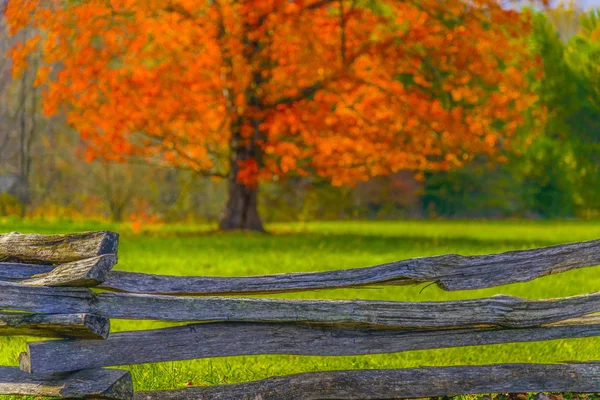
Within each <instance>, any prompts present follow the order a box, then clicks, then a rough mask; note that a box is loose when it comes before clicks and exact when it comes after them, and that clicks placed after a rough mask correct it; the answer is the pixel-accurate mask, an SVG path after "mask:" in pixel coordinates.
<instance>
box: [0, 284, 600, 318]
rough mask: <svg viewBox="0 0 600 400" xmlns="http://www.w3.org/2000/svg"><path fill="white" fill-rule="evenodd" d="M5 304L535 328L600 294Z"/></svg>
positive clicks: (31, 296) (57, 297) (1, 287)
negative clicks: (403, 299) (420, 299)
mask: <svg viewBox="0 0 600 400" xmlns="http://www.w3.org/2000/svg"><path fill="white" fill-rule="evenodd" d="M0 309H6V310H16V311H29V312H40V313H54V314H56V313H60V314H65V313H68V314H70V313H92V314H98V315H102V316H105V317H108V318H120V319H150V320H163V321H245V322H307V323H321V324H360V325H367V326H387V327H394V328H415V329H431V328H460V327H463V328H465V327H480V326H503V327H528V326H535V325H541V324H548V323H552V322H557V321H561V320H566V319H570V318H576V317H580V316H583V315H587V314H592V313H595V312H600V292H596V293H590V294H585V295H580V296H572V297H565V298H558V299H546V300H526V299H522V298H519V297H511V296H493V297H489V298H481V299H471V300H458V301H438V302H393V301H364V300H354V301H349V300H337V301H331V300H301V301H295V300H280V299H254V298H252V299H244V298H240V299H238V298H220V297H201V298H194V297H174V296H159V295H143V294H126V293H99V294H95V293H93V292H92V291H90V290H89V289H85V288H50V287H32V286H24V285H19V284H16V283H9V282H0Z"/></svg>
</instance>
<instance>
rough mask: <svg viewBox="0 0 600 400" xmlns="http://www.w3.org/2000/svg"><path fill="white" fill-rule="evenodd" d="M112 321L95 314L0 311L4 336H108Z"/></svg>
mask: <svg viewBox="0 0 600 400" xmlns="http://www.w3.org/2000/svg"><path fill="white" fill-rule="evenodd" d="M109 331H110V321H109V319H108V318H106V317H101V316H97V315H92V314H22V313H0V336H38V337H44V338H79V339H106V338H107V337H108V333H109Z"/></svg>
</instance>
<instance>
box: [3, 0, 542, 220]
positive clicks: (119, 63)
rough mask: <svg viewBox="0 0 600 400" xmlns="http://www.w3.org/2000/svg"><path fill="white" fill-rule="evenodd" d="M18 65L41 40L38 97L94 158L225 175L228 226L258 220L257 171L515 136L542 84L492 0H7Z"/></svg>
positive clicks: (321, 169)
mask: <svg viewBox="0 0 600 400" xmlns="http://www.w3.org/2000/svg"><path fill="white" fill-rule="evenodd" d="M6 18H7V19H8V21H9V23H10V26H11V32H12V33H13V34H17V33H18V31H19V30H20V29H22V28H24V27H26V26H35V27H36V29H38V30H39V31H40V34H39V35H37V36H35V37H32V38H30V39H29V40H28V41H25V42H21V43H19V45H17V46H15V47H14V48H13V51H12V53H11V56H12V58H13V62H14V65H15V69H14V72H15V74H20V73H23V71H24V70H26V67H27V66H26V58H27V54H29V53H31V52H32V51H40V52H41V53H42V57H43V61H44V64H45V67H43V68H40V69H39V71H38V74H37V82H38V83H39V84H40V85H43V86H44V88H45V104H44V105H45V111H46V113H48V114H54V113H58V112H61V113H64V114H65V115H66V117H67V119H68V122H69V124H70V125H72V126H73V127H74V128H75V129H76V130H77V131H79V132H80V134H81V137H82V138H83V139H84V140H85V142H86V143H87V148H86V157H87V159H88V160H93V159H95V158H104V159H106V160H110V161H126V160H128V159H132V158H138V159H139V158H141V159H145V160H148V161H151V162H154V163H165V164H168V165H171V166H176V167H181V168H190V169H193V170H194V171H196V172H197V173H199V174H203V175H207V176H211V177H217V178H225V179H227V181H228V185H229V189H228V200H227V204H226V205H225V211H224V213H223V217H222V219H221V223H220V226H221V228H222V229H238V228H241V229H251V230H262V229H263V227H262V223H261V220H260V217H259V215H258V212H257V194H258V188H259V184H260V182H264V181H265V180H277V179H281V178H283V177H284V176H286V175H290V174H295V175H309V174H314V175H318V176H321V177H324V178H327V179H329V180H330V181H331V182H332V183H333V184H334V185H344V184H349V185H352V184H354V183H355V182H357V181H361V180H366V179H368V178H370V177H372V176H377V175H387V174H390V173H394V172H397V171H400V170H406V169H408V170H433V169H449V168H453V167H456V166H460V165H462V164H464V163H466V162H467V161H469V160H470V159H471V158H472V157H473V154H476V153H485V154H488V155H494V154H496V153H497V151H498V149H499V148H501V147H505V146H510V144H511V140H512V138H513V135H514V133H515V131H516V129H517V127H518V126H519V125H520V124H521V123H522V122H523V116H522V112H523V110H525V109H527V108H528V107H529V106H530V104H531V103H532V102H533V101H534V100H535V98H534V96H533V95H532V94H531V93H529V92H528V90H527V89H526V85H525V79H524V77H525V75H526V74H527V73H529V72H531V71H532V70H533V69H534V68H535V61H534V60H532V59H531V58H530V57H529V55H528V53H527V52H526V51H525V50H524V48H523V46H522V43H521V41H520V40H519V37H520V36H521V35H522V34H523V33H524V32H526V31H527V29H528V28H529V22H528V18H526V16H524V15H522V14H520V13H519V12H516V11H514V10H512V11H511V10H508V9H506V8H504V7H502V4H500V3H499V1H498V0H445V1H439V0H406V1H398V0H379V1H372V0H212V1H204V2H203V1H197V0H82V1H69V0H43V1H41V0H10V2H9V4H8V7H7V10H6Z"/></svg>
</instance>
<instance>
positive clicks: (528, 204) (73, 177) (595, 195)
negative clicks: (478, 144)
mask: <svg viewBox="0 0 600 400" xmlns="http://www.w3.org/2000/svg"><path fill="white" fill-rule="evenodd" d="M599 17H600V14H599V12H598V11H597V10H595V11H588V12H584V11H583V10H581V9H578V8H577V7H576V6H575V5H574V4H569V5H563V6H560V7H556V8H554V9H551V10H547V11H544V12H535V13H534V18H533V23H534V29H533V30H532V32H531V34H530V35H529V37H528V38H527V41H526V43H524V45H526V46H528V49H529V52H530V54H531V57H532V58H536V57H537V58H539V59H540V60H541V63H542V64H541V65H542V66H543V78H541V79H540V78H539V76H534V75H529V76H527V79H528V82H527V83H528V85H529V86H530V88H531V90H532V91H534V92H535V93H536V94H537V96H538V101H537V102H536V104H535V105H534V106H533V107H532V109H531V110H530V111H529V112H528V113H527V116H528V118H526V122H525V123H524V124H523V125H522V126H520V127H519V132H518V135H519V136H520V137H521V138H522V143H523V144H522V145H520V146H516V147H512V148H510V149H506V150H502V152H503V154H502V155H503V157H501V158H500V159H497V158H492V157H489V156H486V155H477V156H475V157H474V158H473V160H472V161H470V162H468V163H467V164H466V165H464V166H463V167H460V168H458V169H453V170H449V171H428V172H425V173H415V172H414V171H411V170H409V169H407V170H405V171H400V172H396V173H393V174H390V175H389V176H381V177H376V178H373V179H370V180H369V181H367V182H364V183H359V184H358V185H357V186H355V187H352V188H347V187H337V186H333V185H331V184H330V183H329V182H328V181H327V180H325V179H323V178H318V177H314V176H290V177H287V178H282V179H277V180H274V181H272V182H270V183H267V184H264V185H263V186H262V188H261V191H260V193H259V196H260V199H259V200H260V201H259V208H260V211H261V215H262V217H263V219H264V220H267V221H274V220H310V219H317V218H324V219H336V218H422V217H445V218H480V217H485V218H513V217H516V218H555V217H558V218H565V217H567V218H571V217H578V218H595V217H598V216H600V84H599V82H600V72H599V71H600V70H599V69H598V65H599V64H600V18H599ZM0 23H1V24H2V26H1V27H0V35H1V36H0V52H2V53H7V52H8V51H9V49H10V48H11V47H12V46H13V45H14V43H15V41H18V40H26V39H27V36H28V35H33V33H34V32H28V31H27V29H25V30H22V31H21V32H19V34H18V36H16V37H9V36H8V34H7V27H6V24H5V21H4V20H2V21H0ZM32 29H33V28H32ZM19 35H20V36H19ZM27 61H28V64H29V69H28V70H27V71H26V72H25V73H23V74H22V75H21V76H19V77H18V78H14V77H13V75H12V74H11V63H12V60H11V59H10V58H9V57H4V58H3V59H1V60H0V173H1V175H0V214H1V215H5V216H6V215H20V216H26V215H27V216H32V217H64V218H89V217H96V218H110V219H112V220H115V221H122V220H132V221H139V220H143V221H151V220H163V221H190V220H194V221H204V220H208V221H214V220H218V218H219V215H220V213H221V211H222V210H221V208H222V207H221V205H222V204H223V203H224V202H225V200H226V197H227V186H226V182H225V181H224V180H216V179H215V178H208V177H205V176H202V175H199V174H197V173H195V172H194V171H190V170H187V169H181V168H173V167H170V166H164V165H159V166H157V165H148V164H145V163H141V162H128V163H124V164H123V163H114V162H110V161H93V162H86V160H85V154H84V151H83V148H84V147H83V146H82V140H81V139H80V136H79V133H78V132H75V131H74V130H72V129H71V128H69V125H68V123H67V121H66V118H65V116H63V115H60V114H59V115H57V116H54V117H47V116H45V115H44V114H43V113H42V101H41V99H40V96H41V93H40V92H41V90H40V87H39V85H38V82H36V68H38V67H39V66H40V62H39V60H38V56H37V55H36V54H35V52H32V53H31V54H30V55H29V56H28V60H27ZM541 111H543V113H544V114H545V116H546V118H545V119H544V122H543V126H541V127H539V126H538V125H539V123H540V119H539V117H538V116H539V114H540V112H541ZM532 131H536V132H537V133H536V134H535V135H532V134H531V132H532Z"/></svg>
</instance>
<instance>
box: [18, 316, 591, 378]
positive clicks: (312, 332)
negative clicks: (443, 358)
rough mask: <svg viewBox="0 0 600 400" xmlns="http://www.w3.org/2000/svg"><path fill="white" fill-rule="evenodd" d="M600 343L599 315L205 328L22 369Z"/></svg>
mask: <svg viewBox="0 0 600 400" xmlns="http://www.w3.org/2000/svg"><path fill="white" fill-rule="evenodd" d="M590 336H600V316H588V317H584V318H579V319H573V320H568V321H564V322H560V323H555V324H550V325H544V326H540V327H534V328H520V329H498V328H479V329H447V330H395V329H372V328H361V327H328V326H308V325H297V324H257V323H207V324H194V325H188V326H179V327H172V328H164V329H156V330H149V331H131V332H117V333H113V334H111V335H110V337H109V338H108V339H107V340H103V341H89V340H81V341H68V340H63V341H49V342H38V343H29V344H28V353H24V354H23V356H22V358H21V362H22V364H21V367H22V368H23V370H25V371H28V372H44V373H50V372H52V373H55V372H63V371H72V370H78V369H84V368H95V367H102V366H116V365H130V364H143V363H151V362H164V361H178V360H191V359H198V358H210V357H223V356H238V355H258V354H292V355H311V356H348V355H365V354H383V353H396V352H403V351H412V350H423V349H434V348H447V347H457V346H476V345H487V344H499V343H514V342H535V341H543V340H553V339H561V338H580V337H590Z"/></svg>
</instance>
